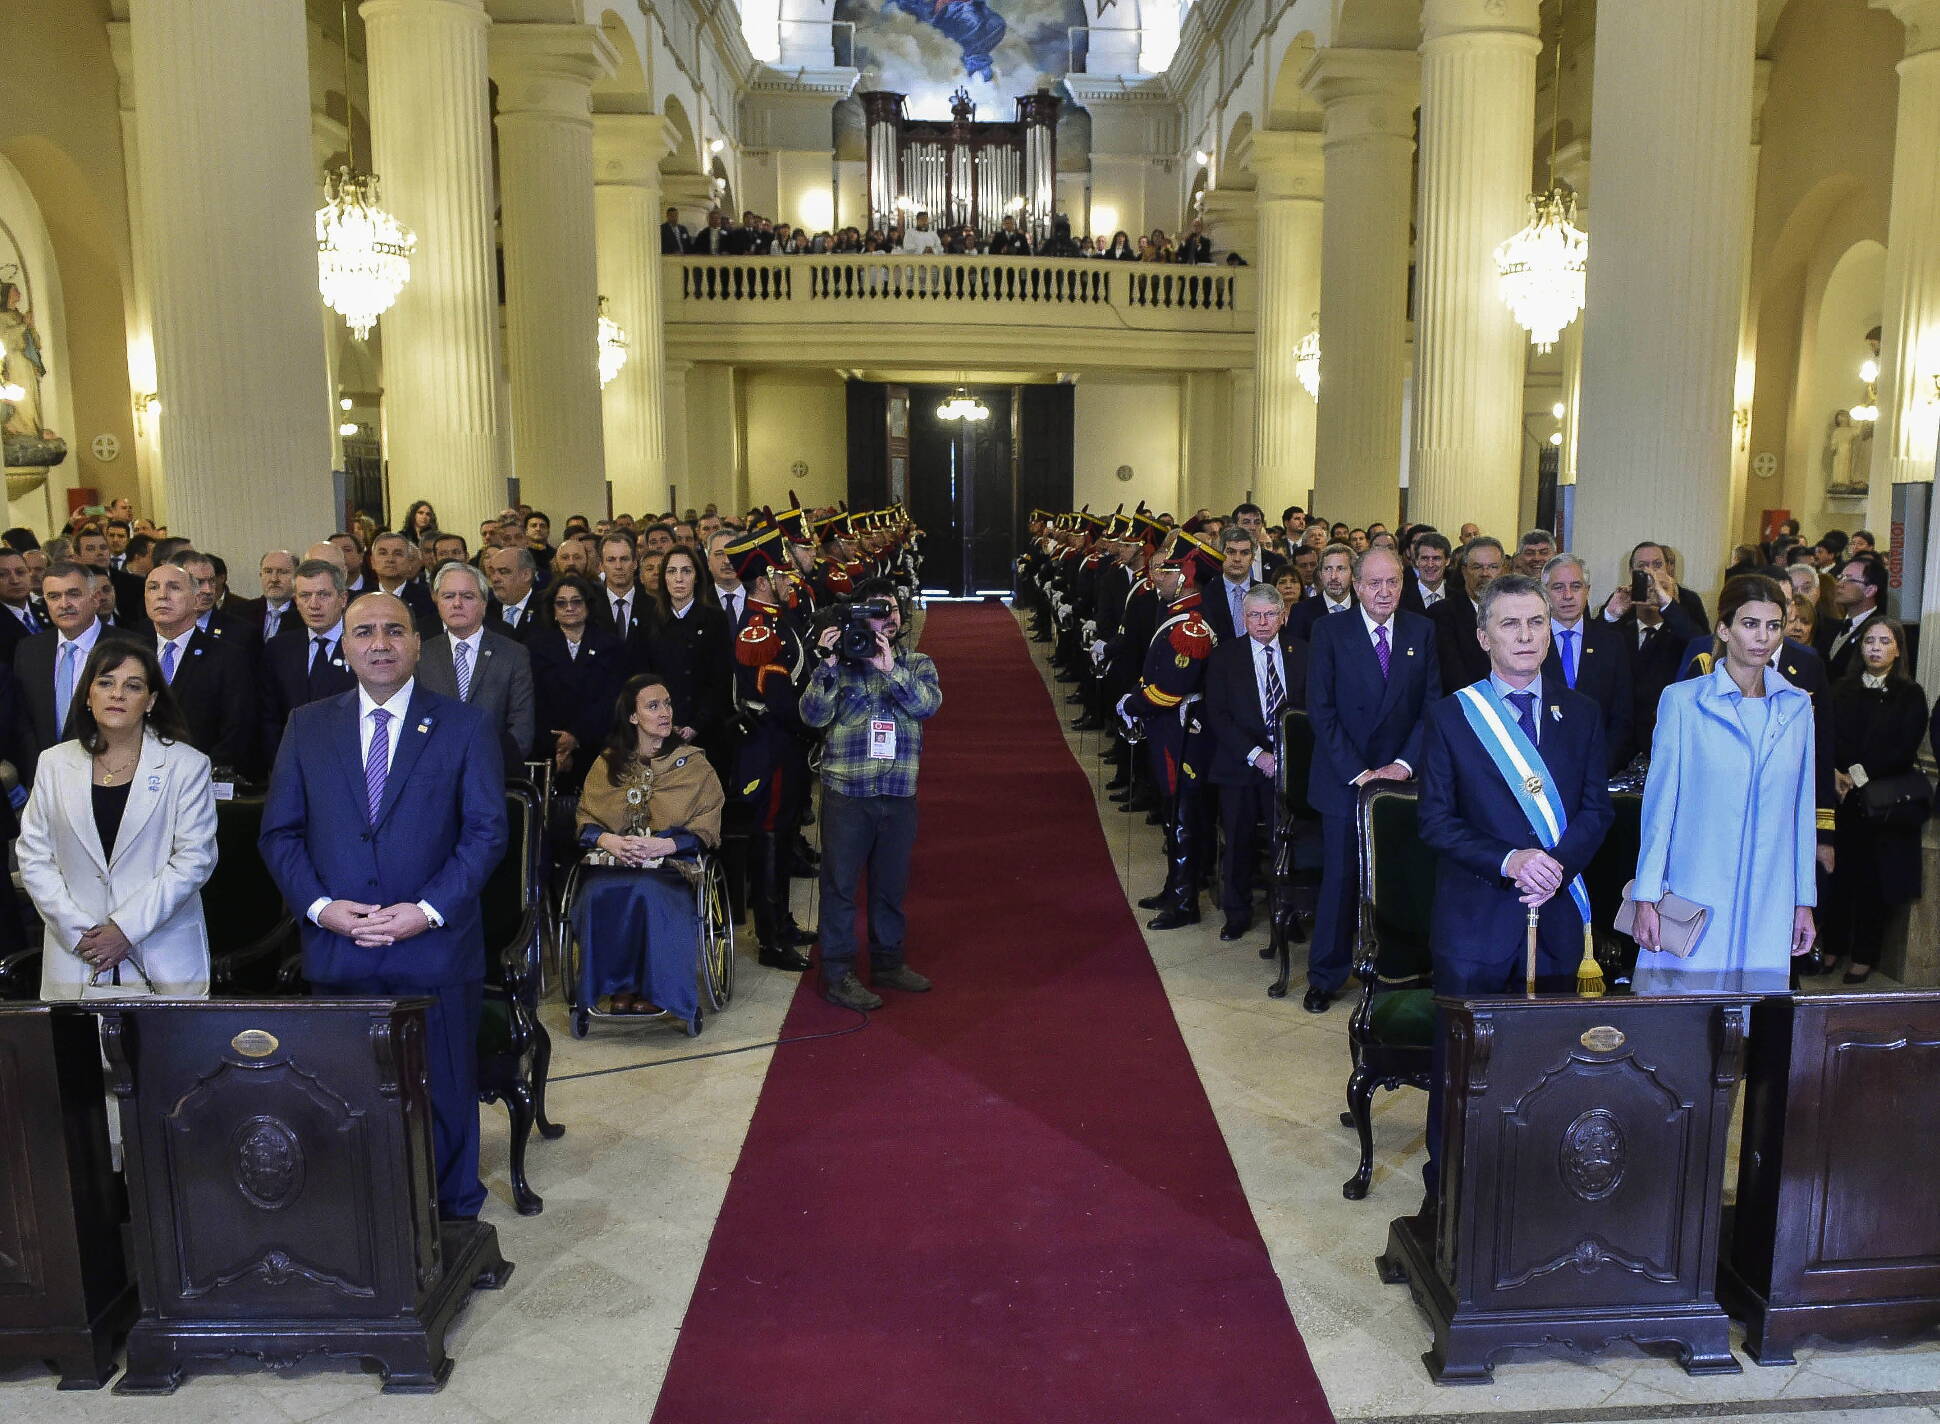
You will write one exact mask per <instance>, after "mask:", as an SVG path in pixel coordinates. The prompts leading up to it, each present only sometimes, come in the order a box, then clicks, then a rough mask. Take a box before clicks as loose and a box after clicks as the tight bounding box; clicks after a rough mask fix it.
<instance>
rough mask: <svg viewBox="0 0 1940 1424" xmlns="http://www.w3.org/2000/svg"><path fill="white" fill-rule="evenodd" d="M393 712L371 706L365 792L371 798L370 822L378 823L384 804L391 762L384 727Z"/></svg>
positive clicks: (365, 763)
mask: <svg viewBox="0 0 1940 1424" xmlns="http://www.w3.org/2000/svg"><path fill="white" fill-rule="evenodd" d="M390 724H391V714H390V713H388V712H386V711H385V710H384V709H383V708H382V707H373V708H371V713H370V727H371V731H370V750H369V751H368V752H366V753H364V792H365V794H366V795H367V796H368V797H369V799H370V823H371V824H372V825H373V826H374V825H376V824H377V812H378V809H379V808H380V807H382V806H383V804H384V775H385V773H386V771H388V770H389V768H390V763H391V739H390V738H389V737H388V736H386V735H385V733H384V729H385V728H386V727H388V726H389V725H390Z"/></svg>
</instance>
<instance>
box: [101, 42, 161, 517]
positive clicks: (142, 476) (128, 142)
mask: <svg viewBox="0 0 1940 1424" xmlns="http://www.w3.org/2000/svg"><path fill="white" fill-rule="evenodd" d="M108 53H109V54H110V55H111V56H112V57H113V59H114V66H115V78H116V80H117V83H116V85H115V89H116V94H117V97H118V98H119V100H120V108H121V166H122V180H123V183H124V185H125V188H126V191H127V195H128V236H129V238H130V239H131V240H130V243H129V246H130V248H131V252H130V257H131V264H130V271H129V275H130V277H131V279H132V281H131V283H130V286H129V290H128V319H127V327H128V391H129V394H130V396H132V397H133V398H135V399H137V400H139V399H140V398H141V397H142V395H143V394H145V393H147V392H150V391H153V390H154V389H155V317H154V302H153V301H152V299H151V298H150V296H149V292H150V291H151V290H152V287H151V284H150V282H149V279H148V235H147V230H146V229H147V225H146V223H145V222H144V221H143V220H142V197H141V126H140V125H139V124H138V123H136V121H135V115H136V109H135V56H134V36H133V35H132V34H131V33H130V32H129V24H128V21H126V20H110V21H109V22H108ZM128 460H129V464H130V466H131V467H132V468H131V471H130V473H131V474H132V476H133V480H134V485H135V488H134V490H133V491H130V490H129V489H128V488H127V487H126V485H120V486H116V485H114V484H113V483H112V482H110V484H109V486H108V487H107V488H105V489H103V491H102V493H103V494H104V495H108V496H109V497H112V496H113V495H117V494H127V495H128V496H129V498H131V499H133V500H134V502H135V508H136V510H137V511H138V512H140V513H141V514H144V515H147V516H148V517H149V518H152V519H156V521H157V522H158V523H163V522H166V521H165V520H163V519H161V518H160V517H159V516H161V515H162V514H163V513H164V511H165V510H166V507H167V487H166V485H165V484H164V483H163V481H162V448H161V430H160V423H159V421H157V420H155V419H151V418H150V417H148V416H146V415H143V416H141V417H139V418H138V419H137V420H136V421H135V438H134V440H133V442H132V443H131V444H130V446H129V450H128ZM128 477H129V476H128V475H123V477H122V478H123V479H124V480H126V479H127V478H128Z"/></svg>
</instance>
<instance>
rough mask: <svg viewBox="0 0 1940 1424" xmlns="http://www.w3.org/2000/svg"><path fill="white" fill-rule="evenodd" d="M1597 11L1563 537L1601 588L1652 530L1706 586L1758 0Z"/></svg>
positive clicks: (1713, 539)
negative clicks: (1591, 193)
mask: <svg viewBox="0 0 1940 1424" xmlns="http://www.w3.org/2000/svg"><path fill="white" fill-rule="evenodd" d="M1597 19H1598V24H1597V85H1596V97H1595V100H1594V110H1593V115H1592V119H1593V125H1594V128H1595V132H1596V140H1595V145H1596V158H1595V162H1596V226H1595V227H1594V228H1593V229H1591V230H1590V273H1589V303H1588V306H1587V308H1586V310H1585V316H1586V318H1587V321H1586V324H1585V326H1584V328H1583V383H1582V412H1581V417H1580V419H1581V427H1580V434H1579V436H1578V441H1577V478H1576V529H1577V533H1576V536H1575V540H1574V542H1575V545H1576V552H1578V553H1580V554H1582V555H1584V556H1585V557H1586V558H1587V559H1589V560H1590V561H1591V562H1590V573H1591V577H1592V579H1593V580H1594V581H1595V582H1596V583H1597V584H1598V585H1600V586H1602V587H1606V588H1607V587H1608V586H1609V583H1608V580H1610V579H1612V578H1615V577H1618V576H1619V574H1620V573H1621V572H1622V560H1623V557H1624V555H1625V554H1626V553H1627V552H1628V551H1629V549H1630V546H1631V545H1632V544H1634V543H1636V542H1637V541H1638V540H1641V539H1661V540H1664V541H1665V542H1667V543H1669V544H1671V545H1672V546H1674V547H1675V548H1676V549H1677V551H1678V553H1679V555H1680V561H1679V567H1680V573H1681V575H1682V577H1681V581H1682V582H1684V583H1687V584H1689V585H1690V586H1691V587H1693V588H1695V589H1697V590H1699V591H1700V592H1709V591H1711V590H1714V589H1715V588H1716V586H1717V575H1718V570H1719V569H1720V568H1721V567H1722V566H1723V563H1724V559H1725V556H1726V555H1727V554H1728V553H1729V551H1730V550H1729V546H1730V543H1731V530H1730V529H1729V527H1728V522H1727V521H1728V519H1729V511H1730V489H1729V486H1730V476H1731V450H1732V422H1731V411H1732V399H1733V389H1734V384H1735V378H1736V365H1737V355H1738V331H1739V325H1740V319H1741V313H1740V308H1741V306H1742V297H1743V286H1742V271H1743V267H1742V264H1743V260H1744V259H1743V254H1744V248H1745V244H1746V242H1747V241H1748V239H1749V237H1750V233H1751V227H1750V223H1751V211H1750V209H1751V194H1750V185H1749V184H1748V183H1747V182H1746V181H1745V163H1746V152H1747V149H1748V147H1749V145H1750V143H1751V118H1752V60H1753V45H1754V43H1755V38H1756V21H1757V0H1711V2H1710V3H1707V4H1704V5H1699V6H1693V5H1690V4H1688V3H1686V0H1628V3H1626V4H1624V5H1621V6H1605V7H1604V9H1603V11H1602V12H1601V13H1600V14H1599V15H1598V17H1597ZM1672 37H1675V38H1674V39H1673V38H1672Z"/></svg>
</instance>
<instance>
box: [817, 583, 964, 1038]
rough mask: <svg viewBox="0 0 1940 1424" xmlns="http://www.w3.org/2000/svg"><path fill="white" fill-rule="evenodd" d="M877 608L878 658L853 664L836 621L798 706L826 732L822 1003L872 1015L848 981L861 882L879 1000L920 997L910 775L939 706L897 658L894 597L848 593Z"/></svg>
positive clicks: (916, 660) (898, 624) (923, 663)
mask: <svg viewBox="0 0 1940 1424" xmlns="http://www.w3.org/2000/svg"><path fill="white" fill-rule="evenodd" d="M872 600H880V602H881V603H882V604H883V605H884V615H883V616H882V617H880V618H871V619H869V620H868V621H869V623H870V626H871V627H872V628H873V630H874V632H875V642H876V651H875V653H874V655H873V656H871V657H870V658H869V659H868V660H867V661H866V662H855V661H851V660H850V659H849V658H848V657H846V656H845V655H844V654H843V653H842V652H841V651H840V648H839V644H840V642H841V639H842V631H843V624H842V621H841V620H840V619H839V618H838V619H836V620H835V621H832V622H830V623H829V625H828V626H827V627H825V628H824V629H822V631H821V633H820V634H819V635H818V637H817V638H816V640H815V649H816V653H817V655H818V656H819V657H820V659H821V663H820V666H818V667H817V668H816V669H815V672H814V674H813V675H812V676H811V677H810V678H809V680H808V687H807V688H806V689H805V690H804V691H803V693H802V697H801V717H802V721H803V722H804V723H806V724H807V725H808V726H810V727H816V728H826V729H827V732H828V740H827V741H826V742H824V743H823V746H822V814H821V826H822V910H821V935H820V938H821V947H822V997H823V998H825V999H827V1000H828V1001H829V1002H830V1003H831V1004H837V1005H840V1006H841V1007H842V1008H845V1009H863V1010H866V1009H879V1008H881V1007H882V999H881V997H880V996H878V995H877V994H874V993H872V992H871V991H870V990H869V989H867V988H865V987H864V986H863V983H862V981H861V980H860V979H858V978H857V977H856V972H855V958H856V930H855V912H856V891H857V889H858V887H859V886H860V884H861V881H862V874H863V871H864V870H865V869H866V870H867V871H868V873H869V962H870V969H871V975H870V977H871V980H872V981H873V983H874V985H875V987H876V988H878V989H882V988H890V989H900V990H902V991H903V992H904V993H909V994H920V993H922V992H924V991H925V990H927V989H928V988H929V987H930V981H929V980H928V979H927V978H925V977H924V976H923V975H921V974H918V973H917V972H916V971H915V970H914V969H911V968H910V967H909V965H908V964H906V963H905V962H904V958H903V956H904V950H905V946H904V933H903V932H904V920H903V893H904V891H905V890H906V889H907V888H908V885H909V861H910V853H911V851H912V850H913V849H914V848H915V845H916V770H917V760H918V758H919V757H920V755H921V753H922V749H923V723H925V722H927V721H928V720H929V719H930V718H931V717H933V716H935V715H936V710H937V709H938V708H939V707H941V706H942V705H943V691H942V688H941V686H940V685H939V684H938V682H937V678H936V664H935V663H933V662H932V661H930V659H929V658H927V657H925V656H924V655H923V654H922V653H917V652H911V651H908V650H906V649H904V648H901V647H899V646H898V644H897V639H898V638H899V636H900V635H901V633H902V628H903V610H902V603H901V601H900V600H899V599H898V598H897V596H896V589H895V585H894V584H892V583H890V582H889V580H887V579H871V580H869V581H868V582H866V583H864V584H863V585H862V586H861V587H859V588H858V589H856V591H855V601H856V603H857V604H863V603H867V602H870V601H872Z"/></svg>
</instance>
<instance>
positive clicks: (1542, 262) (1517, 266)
mask: <svg viewBox="0 0 1940 1424" xmlns="http://www.w3.org/2000/svg"><path fill="white" fill-rule="evenodd" d="M1529 209H1530V215H1529V225H1528V226H1527V227H1525V228H1523V230H1522V231H1521V232H1519V233H1517V234H1516V235H1515V236H1514V237H1512V238H1510V239H1509V240H1508V241H1507V242H1505V243H1503V244H1502V245H1501V246H1499V247H1497V248H1496V250H1495V267H1496V272H1497V273H1498V275H1499V278H1500V282H1501V288H1500V290H1501V292H1502V300H1503V301H1505V302H1507V303H1508V304H1509V310H1510V311H1511V312H1513V313H1515V318H1516V320H1517V322H1519V323H1520V324H1521V325H1522V326H1524V327H1526V328H1527V329H1528V331H1529V340H1530V341H1531V342H1532V343H1533V344H1534V345H1535V348H1536V349H1537V350H1538V351H1547V350H1549V348H1550V347H1552V346H1554V345H1555V344H1556V338H1557V337H1559V336H1561V335H1562V334H1563V328H1564V327H1566V326H1568V325H1569V324H1570V323H1571V322H1573V321H1575V320H1576V314H1577V313H1578V312H1580V311H1582V310H1583V287H1584V272H1585V268H1586V258H1587V253H1588V250H1589V239H1588V238H1586V237H1585V236H1584V235H1583V229H1581V228H1580V227H1578V226H1577V225H1576V222H1575V218H1576V198H1575V196H1574V195H1573V194H1571V193H1569V192H1567V191H1565V190H1564V189H1562V188H1551V189H1550V190H1549V191H1548V192H1547V193H1544V194H1542V195H1541V196H1539V197H1532V198H1530V200H1529Z"/></svg>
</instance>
